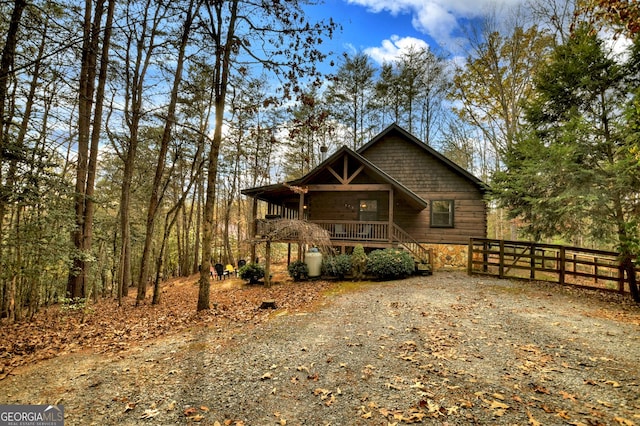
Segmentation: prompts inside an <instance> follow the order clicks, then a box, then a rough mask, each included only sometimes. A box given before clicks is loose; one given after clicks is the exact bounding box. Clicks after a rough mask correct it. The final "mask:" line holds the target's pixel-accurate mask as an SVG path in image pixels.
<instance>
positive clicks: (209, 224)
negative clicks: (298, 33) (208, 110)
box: [197, 0, 238, 311]
mask: <svg viewBox="0 0 640 426" xmlns="http://www.w3.org/2000/svg"><path fill="white" fill-rule="evenodd" d="M226 3H230V4H229V9H230V11H229V16H228V27H227V28H228V31H227V34H226V40H227V42H226V43H224V44H223V43H222V40H221V28H213V29H212V31H211V33H212V34H213V35H214V39H213V42H214V44H215V46H214V47H215V48H216V52H217V54H216V63H215V69H214V76H215V77H214V81H213V82H212V83H213V85H214V86H213V87H214V91H215V95H214V111H215V129H214V132H213V141H212V143H211V149H210V151H209V160H208V173H207V191H206V200H205V206H204V217H203V224H202V262H201V265H202V266H201V268H200V280H199V292H198V306H197V310H198V311H202V310H206V309H209V307H210V303H209V287H210V281H209V268H210V267H211V243H212V241H213V214H214V209H215V200H216V189H215V185H216V177H217V175H218V153H219V151H220V145H221V143H222V125H223V118H224V109H225V101H226V94H227V84H228V81H229V69H230V66H231V52H232V51H233V49H234V46H233V40H234V39H235V29H236V20H237V18H238V15H237V10H238V1H237V0H233V1H230V2H226ZM224 4H225V3H217V4H215V5H214V7H215V8H216V13H217V16H213V15H211V22H212V23H214V22H215V23H220V22H222V10H221V8H222V7H223V5H224ZM208 11H209V13H210V14H212V13H213V11H212V10H211V9H210V8H209V9H208Z"/></svg>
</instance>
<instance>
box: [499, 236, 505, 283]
mask: <svg viewBox="0 0 640 426" xmlns="http://www.w3.org/2000/svg"><path fill="white" fill-rule="evenodd" d="M498 277H500V278H504V240H500V262H499V266H498Z"/></svg>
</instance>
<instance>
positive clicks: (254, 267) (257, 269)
mask: <svg viewBox="0 0 640 426" xmlns="http://www.w3.org/2000/svg"><path fill="white" fill-rule="evenodd" d="M238 275H240V278H242V279H243V280H248V281H249V282H250V283H251V284H255V283H257V282H258V281H259V280H260V279H262V278H264V268H263V267H262V266H260V265H258V264H257V263H247V264H246V265H244V266H243V267H242V268H240V270H239V271H238Z"/></svg>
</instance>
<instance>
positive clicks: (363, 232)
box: [357, 225, 372, 240]
mask: <svg viewBox="0 0 640 426" xmlns="http://www.w3.org/2000/svg"><path fill="white" fill-rule="evenodd" d="M371 228H372V227H371V225H364V226H363V227H362V228H360V232H358V234H357V235H358V239H361V240H364V239H367V238H369V237H370V236H371Z"/></svg>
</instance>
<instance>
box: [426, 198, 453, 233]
mask: <svg viewBox="0 0 640 426" xmlns="http://www.w3.org/2000/svg"><path fill="white" fill-rule="evenodd" d="M431 227H433V228H453V200H432V201H431Z"/></svg>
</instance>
